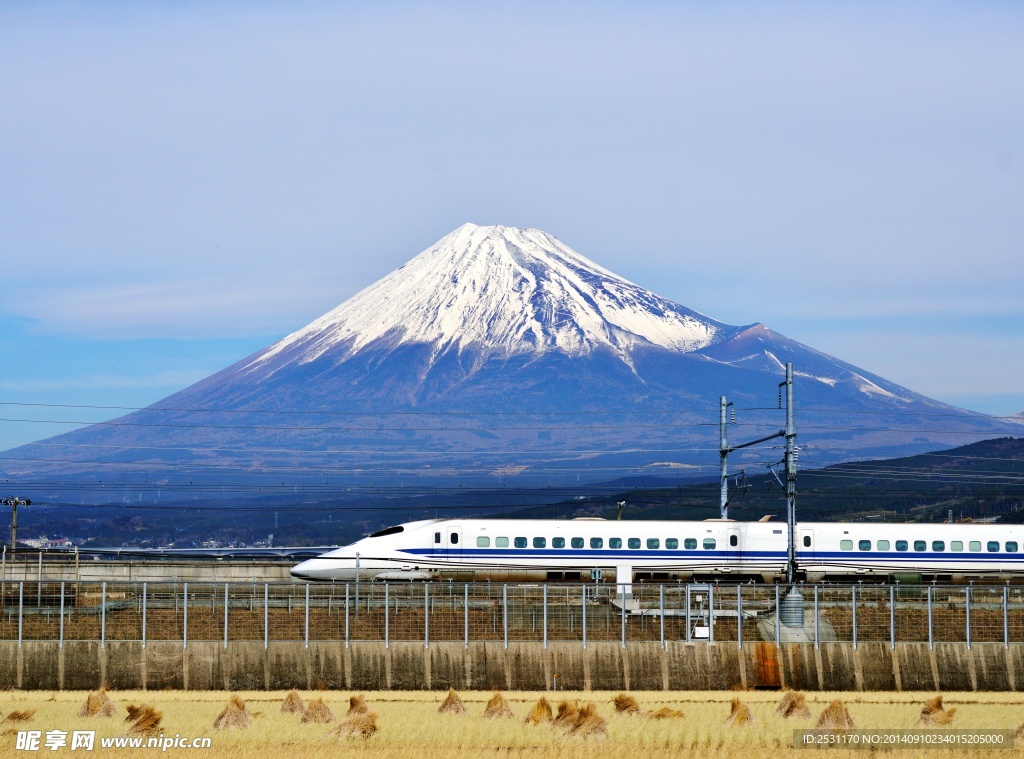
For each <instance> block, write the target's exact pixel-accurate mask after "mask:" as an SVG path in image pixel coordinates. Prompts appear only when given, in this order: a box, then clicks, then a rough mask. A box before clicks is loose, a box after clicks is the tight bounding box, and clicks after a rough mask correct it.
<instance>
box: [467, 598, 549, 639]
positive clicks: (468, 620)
mask: <svg viewBox="0 0 1024 759" xmlns="http://www.w3.org/2000/svg"><path fill="white" fill-rule="evenodd" d="M544 592H547V586H545V587H544ZM463 593H464V598H463V602H462V625H463V627H464V628H465V629H464V630H463V635H465V638H466V650H467V651H468V650H469V583H468V582H467V583H464V584H463Z"/></svg>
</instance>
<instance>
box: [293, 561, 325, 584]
mask: <svg viewBox="0 0 1024 759" xmlns="http://www.w3.org/2000/svg"><path fill="white" fill-rule="evenodd" d="M329 566H330V564H329V562H326V561H324V560H323V559H309V560H308V561H304V562H302V563H301V564H296V565H295V566H294V567H292V569H291V575H292V577H294V578H295V579H297V580H325V579H329V578H330V575H329V574H328V573H327V570H328V569H329Z"/></svg>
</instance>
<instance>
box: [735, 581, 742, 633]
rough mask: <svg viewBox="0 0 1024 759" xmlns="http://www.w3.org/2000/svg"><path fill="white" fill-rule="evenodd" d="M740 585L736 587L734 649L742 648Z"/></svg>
mask: <svg viewBox="0 0 1024 759" xmlns="http://www.w3.org/2000/svg"><path fill="white" fill-rule="evenodd" d="M742 589H743V586H742V585H737V586H736V648H739V649H742V648H743V594H742V592H741V591H742Z"/></svg>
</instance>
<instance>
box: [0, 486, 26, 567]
mask: <svg viewBox="0 0 1024 759" xmlns="http://www.w3.org/2000/svg"><path fill="white" fill-rule="evenodd" d="M0 503H2V504H4V505H5V506H10V507H11V556H14V552H15V551H17V550H18V548H17V546H18V507H19V506H31V505H32V501H30V500H29V499H28V498H5V499H4V500H2V501H0Z"/></svg>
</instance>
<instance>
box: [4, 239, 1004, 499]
mask: <svg viewBox="0 0 1024 759" xmlns="http://www.w3.org/2000/svg"><path fill="white" fill-rule="evenodd" d="M787 362H792V363H793V364H794V366H795V369H796V381H795V387H796V398H797V400H796V414H797V425H798V435H799V442H800V444H801V446H802V447H803V452H802V457H803V458H802V460H801V463H802V464H810V465H814V466H818V465H824V464H829V463H834V462H837V461H842V460H849V459H854V458H868V457H879V456H888V455H905V454H910V453H917V452H921V451H925V450H934V449H936V448H941V447H947V446H952V445H956V444H961V443H965V442H970V441H974V440H978V439H981V438H984V437H993V436H996V435H999V434H1007V433H1013V432H1017V433H1019V431H1020V430H1021V429H1024V427H1022V425H1021V424H1017V423H1015V422H1010V421H1005V420H997V419H994V418H992V417H987V416H985V415H982V414H976V413H972V412H968V411H964V410H962V409H957V408H954V407H951V406H947V405H945V404H942V403H939V402H937V401H934V400H931V399H929V398H926V397H924V396H922V395H919V394H917V393H914V392H912V391H911V390H908V389H906V388H904V387H901V386H899V385H896V384H894V383H892V382H889V381H887V380H885V379H883V378H882V377H879V376H877V375H874V374H872V373H870V372H867V371H865V370H863V369H859V368H858V367H856V366H853V365H851V364H848V363H846V362H843V361H841V360H839V359H837V358H833V357H831V356H829V355H826V354H824V353H822V352H820V351H817V350H814V349H813V348H810V347H807V346H805V345H802V344H800V343H798V342H795V341H793V340H790V339H788V338H786V337H784V336H783V335H780V334H778V333H776V332H774V331H772V330H771V329H769V328H767V327H765V326H764V325H762V324H751V325H746V326H732V325H728V324H724V323H722V322H719V321H716V320H715V319H712V318H710V317H708V316H705V315H703V314H701V313H698V312H696V311H693V310H691V309H689V308H686V307H684V306H681V305H679V304H677V303H673V302H672V301H670V300H667V299H666V298H663V297H660V296H658V295H655V294H654V293H652V292H650V291H649V290H647V289H645V288H643V287H641V286H639V285H636V284H634V283H632V282H629V281H628V280H626V279H623V278H622V277H619V276H618V275H616V274H614V273H612V272H610V271H608V270H607V269H604V268H602V267H601V266H599V265H597V264H595V263H594V262H592V261H590V260H588V259H587V258H585V257H584V256H582V255H580V254H579V253H577V252H576V251H574V250H572V249H571V248H569V247H568V246H566V245H565V244H563V243H562V242H561V241H559V240H558V239H556V238H555V237H553V236H551V235H549V234H547V233H546V232H542V231H540V230H537V229H518V228H512V227H503V226H476V225H473V224H465V225H463V226H462V227H459V228H458V229H456V230H455V231H453V232H452V233H450V234H449V235H447V236H446V237H444V238H443V239H441V240H440V241H438V242H437V243H435V244H434V245H432V246H431V247H429V248H427V249H426V250H425V251H423V252H422V253H420V254H419V255H418V256H416V257H415V258H413V259H412V260H410V261H409V262H408V263H407V264H405V265H404V266H402V267H400V268H399V269H397V270H396V271H394V272H392V273H390V274H388V275H387V276H385V277H384V278H383V279H381V280H379V281H378V282H376V283H374V284H372V285H370V286H369V287H368V288H366V289H365V290H363V291H362V292H360V293H358V294H357V295H355V296H354V297H352V298H350V299H349V300H347V301H345V302H344V303H342V304H341V305H340V306H338V307H337V308H335V309H334V310H333V311H331V312H329V313H327V314H325V315H324V316H322V317H320V318H319V319H317V320H315V321H313V322H311V323H310V324H308V325H307V326H305V327H303V328H302V329H300V330H298V331H296V332H294V333H292V334H290V335H288V336H287V337H285V338H283V339H282V340H280V341H279V342H277V343H275V344H274V345H271V346H269V347H268V348H266V349H264V350H262V351H259V352H258V353H256V354H254V355H252V356H249V357H247V358H245V359H243V360H241V361H239V362H238V363H236V364H234V365H233V366H230V367H228V368H226V369H224V370H223V371H221V372H219V373H217V374H214V375H212V376H211V377H208V378H207V379H205V380H202V381H200V382H198V383H196V384H195V385H192V386H191V387H188V388H186V389H184V390H182V391H181V392H179V393H176V394H174V395H172V396H170V397H168V398H166V399H164V400H162V401H160V402H158V403H156V404H154V405H153V406H151V407H149V408H147V409H145V410H141V411H137V412H134V413H132V414H129V415H127V416H125V417H122V418H120V419H116V420H112V421H111V422H108V423H104V424H99V425H93V426H91V427H87V428H84V429H81V430H78V431H75V432H71V433H68V434H64V435H60V436H58V437H55V438H51V439H50V440H47V441H44V442H45V444H46V446H47V448H46V449H45V450H46V451H47V452H48V453H47V455H46V456H45V458H46V459H48V460H49V461H50V462H51V463H41V462H40V461H39V460H40V459H41V458H43V457H40V456H39V450H40V449H39V448H38V447H35V446H31V445H30V446H23V447H21V448H18V449H14V450H12V451H8V452H6V453H5V454H3V455H2V456H0V471H2V472H3V473H4V474H5V475H6V476H7V477H9V478H11V479H14V480H18V479H21V480H22V481H25V482H28V481H33V480H36V481H42V480H46V479H47V478H52V477H54V476H56V475H58V474H59V475H60V476H61V477H72V478H75V477H77V478H80V479H83V480H95V479H99V478H102V477H107V478H108V479H107V481H108V482H109V481H110V480H111V479H115V478H116V477H117V475H116V474H115V475H112V471H113V472H118V471H121V472H122V475H121V476H123V478H124V481H125V482H127V481H129V480H131V479H132V478H135V479H136V480H137V479H139V478H140V477H142V474H141V473H143V472H144V473H145V477H146V478H147V482H168V483H170V482H173V481H174V480H175V478H179V479H180V478H186V477H187V478H188V479H189V480H190V481H193V478H195V481H199V479H202V478H204V477H205V478H207V479H210V478H214V479H215V478H217V477H221V478H223V476H224V473H225V472H229V473H231V476H233V477H236V478H251V479H253V481H266V482H270V481H274V482H278V481H280V482H282V484H288V483H294V482H299V481H302V482H310V481H312V480H316V481H318V482H319V481H324V482H333V483H335V485H336V486H338V487H341V486H343V485H344V484H346V483H351V482H377V483H387V482H397V481H404V480H407V479H409V478H412V477H427V478H455V479H457V480H459V482H467V483H471V484H473V485H493V484H497V483H499V482H505V481H506V479H508V478H516V481H517V482H521V483H526V482H532V483H536V484H540V483H552V482H561V481H580V482H582V481H593V480H596V479H606V480H607V479H610V478H615V477H622V476H630V475H637V474H666V473H669V474H672V475H673V476H679V475H681V474H685V475H691V476H692V475H695V474H700V473H703V474H706V475H711V474H712V473H713V471H714V466H715V464H716V462H717V449H718V399H719V396H722V395H725V396H728V397H729V400H731V401H733V402H734V403H735V408H736V409H737V410H738V411H737V420H736V421H737V424H736V426H735V427H732V428H731V429H730V433H729V434H730V436H731V437H732V439H733V440H737V441H738V440H742V439H751V438H753V437H758V436H760V435H763V434H765V431H769V432H770V431H774V430H777V429H778V428H779V427H780V426H781V423H782V412H781V411H778V410H777V409H776V405H777V404H776V392H777V386H778V383H779V381H780V380H781V379H782V377H783V374H784V365H785V364H786V363H787ZM776 453H777V452H774V451H772V450H771V449H767V450H765V449H750V450H748V451H746V452H745V453H744V454H742V455H740V454H737V462H738V463H739V464H743V463H744V462H746V464H747V465H750V466H761V465H767V464H770V463H772V462H773V461H774V460H775V458H777V457H778V456H777V455H776ZM55 460H56V461H57V462H58V463H52V462H53V461H55ZM98 465H102V466H101V467H100V468H98ZM118 467H121V469H120V470H119V469H118ZM97 471H102V472H103V474H97V473H96V472H97ZM211 473H213V474H211ZM260 478H263V479H262V480H261V479H260ZM133 481H134V480H133ZM210 481H213V480H212V479H211V480H210Z"/></svg>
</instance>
